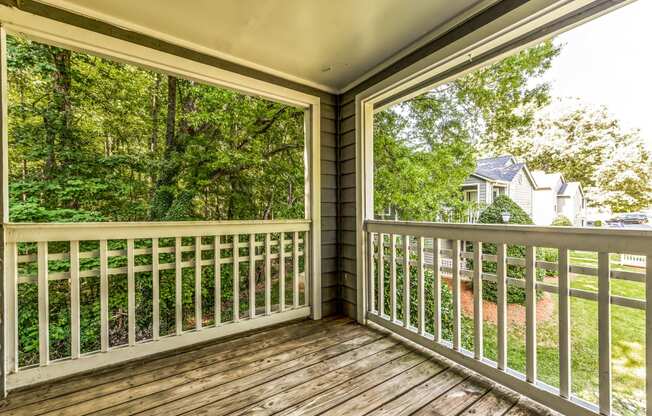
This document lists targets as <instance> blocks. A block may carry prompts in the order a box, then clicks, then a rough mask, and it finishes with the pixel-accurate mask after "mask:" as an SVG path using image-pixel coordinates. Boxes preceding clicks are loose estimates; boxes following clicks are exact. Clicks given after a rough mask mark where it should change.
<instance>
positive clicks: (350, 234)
mask: <svg viewBox="0 0 652 416" xmlns="http://www.w3.org/2000/svg"><path fill="white" fill-rule="evenodd" d="M340 235H341V237H342V240H341V244H350V245H352V246H355V231H354V230H346V229H344V228H342V229H341V230H340Z"/></svg>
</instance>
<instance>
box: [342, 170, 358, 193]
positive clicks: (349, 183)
mask: <svg viewBox="0 0 652 416" xmlns="http://www.w3.org/2000/svg"><path fill="white" fill-rule="evenodd" d="M355 179H356V178H355V173H347V174H346V175H342V182H341V185H342V189H345V188H355V186H356V183H355Z"/></svg>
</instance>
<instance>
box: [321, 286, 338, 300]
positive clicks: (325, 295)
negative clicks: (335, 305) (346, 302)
mask: <svg viewBox="0 0 652 416" xmlns="http://www.w3.org/2000/svg"><path fill="white" fill-rule="evenodd" d="M337 295H338V288H337V286H331V287H324V288H322V289H321V298H322V302H329V301H332V300H337V298H338V296H337Z"/></svg>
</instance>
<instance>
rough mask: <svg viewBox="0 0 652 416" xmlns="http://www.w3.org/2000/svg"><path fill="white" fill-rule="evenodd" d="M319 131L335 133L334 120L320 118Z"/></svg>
mask: <svg viewBox="0 0 652 416" xmlns="http://www.w3.org/2000/svg"><path fill="white" fill-rule="evenodd" d="M321 131H322V132H325V133H332V134H335V133H337V129H336V128H335V120H329V119H327V118H323V117H322V118H321Z"/></svg>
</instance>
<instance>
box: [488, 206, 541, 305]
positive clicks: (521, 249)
mask: <svg viewBox="0 0 652 416" xmlns="http://www.w3.org/2000/svg"><path fill="white" fill-rule="evenodd" d="M503 212H509V213H510V219H509V223H510V224H532V223H533V222H532V218H530V216H529V215H528V214H527V213H526V212H525V211H523V209H522V208H521V207H520V206H518V205H517V204H516V203H515V202H514V201H512V199H511V198H509V197H508V196H506V195H500V196H498V197H497V198H496V199H495V200H494V202H493V203H492V204H491V205H489V206H488V207H487V208H486V209H485V210H484V211H483V212H482V214H480V217H479V219H478V222H480V223H483V224H503ZM482 252H483V253H484V254H494V255H495V254H496V253H497V247H496V245H495V244H491V243H485V244H483V245H482ZM507 257H516V258H524V257H525V246H521V245H510V246H507ZM496 268H497V264H496V263H495V262H487V261H485V262H483V267H482V271H483V272H484V273H492V274H495V273H496ZM544 274H545V272H544V271H543V270H540V269H537V280H543V276H544ZM507 277H512V278H516V279H524V278H525V267H523V266H515V265H511V264H510V265H507ZM541 296H542V292H541V291H537V298H540V297H541ZM482 297H483V299H485V300H488V301H490V302H496V301H497V300H498V287H497V285H496V283H494V282H484V284H483V285H482ZM507 303H518V304H521V305H523V304H525V290H524V289H523V288H520V287H515V286H513V285H512V286H508V287H507Z"/></svg>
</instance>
